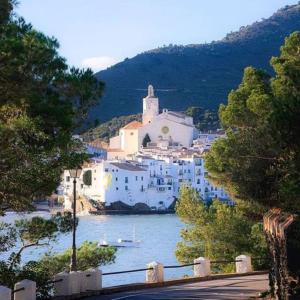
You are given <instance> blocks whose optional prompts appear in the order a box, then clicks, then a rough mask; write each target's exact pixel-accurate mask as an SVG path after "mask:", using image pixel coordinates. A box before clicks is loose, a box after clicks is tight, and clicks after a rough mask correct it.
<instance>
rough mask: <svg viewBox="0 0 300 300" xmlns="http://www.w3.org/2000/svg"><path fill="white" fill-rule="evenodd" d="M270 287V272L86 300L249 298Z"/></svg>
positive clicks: (237, 299)
mask: <svg viewBox="0 0 300 300" xmlns="http://www.w3.org/2000/svg"><path fill="white" fill-rule="evenodd" d="M267 289H268V275H249V276H244V277H235V278H226V279H218V280H210V281H202V282H197V283H189V284H181V285H174V286H167V287H160V288H148V289H144V290H139V291H135V292H134V291H131V292H121V293H115V294H111V295H101V296H94V297H89V298H87V300H121V299H127V300H148V299H155V300H167V299H177V300H179V299H187V300H194V299H207V300H220V299H221V300H225V299H226V300H231V299H232V300H244V299H249V298H250V297H251V296H256V295H257V294H258V293H259V292H261V291H265V290H267Z"/></svg>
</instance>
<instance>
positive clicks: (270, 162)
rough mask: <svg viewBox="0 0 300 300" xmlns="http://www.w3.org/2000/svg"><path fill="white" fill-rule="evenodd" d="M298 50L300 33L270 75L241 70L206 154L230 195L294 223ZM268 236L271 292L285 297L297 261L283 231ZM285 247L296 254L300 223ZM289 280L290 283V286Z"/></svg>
mask: <svg viewBox="0 0 300 300" xmlns="http://www.w3.org/2000/svg"><path fill="white" fill-rule="evenodd" d="M299 49H300V32H299V31H298V32H294V33H293V34H291V35H290V36H289V37H288V38H286V40H285V43H284V45H283V46H282V47H281V49H280V55H279V56H278V57H273V58H272V60H271V66H272V67H273V69H274V73H275V75H274V76H273V77H272V76H270V75H268V74H267V73H266V72H264V71H261V70H257V69H255V68H253V67H248V68H246V69H245V72H244V77H243V80H242V83H241V84H240V85H239V87H238V88H237V89H236V90H234V91H232V92H231V93H230V94H229V97H228V104H227V105H222V106H221V107H220V120H221V124H222V126H223V127H224V128H225V129H226V138H223V139H219V140H217V141H216V142H215V143H214V144H213V146H212V148H211V151H210V152H209V153H208V155H207V156H206V167H207V169H208V171H209V172H210V174H211V178H212V179H213V180H214V181H216V182H218V183H221V184H223V185H225V187H226V189H227V191H229V192H230V194H231V196H232V198H234V199H236V200H237V201H240V200H242V201H246V202H247V203H257V204H258V205H261V206H263V207H264V208H265V209H269V208H273V207H276V208H279V209H281V210H282V211H283V212H284V213H291V214H298V220H297V221H296V222H295V223H296V224H295V226H296V227H297V223H298V225H299V212H300V139H299V136H300V51H299ZM283 220H284V218H283ZM267 235H268V236H269V237H270V238H269V239H268V240H269V249H270V257H272V269H271V276H270V278H271V279H272V280H271V282H270V283H271V287H272V294H276V297H277V298H276V299H286V297H287V294H288V292H291V291H295V287H296V286H297V282H298V286H300V284H299V282H300V281H299V278H300V263H299V259H297V258H296V257H295V255H292V256H287V257H286V252H285V250H284V248H285V240H284V238H283V236H282V234H281V235H279V234H278V236H277V235H276V236H275V235H274V234H272V233H270V234H269V231H268V232H267ZM288 248H289V251H290V253H300V244H299V226H298V230H294V231H291V232H290V233H289V240H288ZM287 266H293V268H289V269H287ZM286 274H288V275H289V276H290V277H289V278H287V276H286ZM290 278H294V282H293V283H292V284H291V286H290V287H289V286H288V283H289V282H290ZM299 290H300V289H299ZM299 290H298V292H299Z"/></svg>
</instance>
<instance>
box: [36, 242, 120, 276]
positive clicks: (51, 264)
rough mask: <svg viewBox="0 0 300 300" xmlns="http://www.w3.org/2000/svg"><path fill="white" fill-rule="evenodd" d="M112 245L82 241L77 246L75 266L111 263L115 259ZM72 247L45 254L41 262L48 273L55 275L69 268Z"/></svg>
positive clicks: (82, 266)
mask: <svg viewBox="0 0 300 300" xmlns="http://www.w3.org/2000/svg"><path fill="white" fill-rule="evenodd" d="M116 251H117V249H116V248H114V247H98V243H97V242H87V241H86V242H83V243H82V244H81V245H80V247H78V248H77V252H76V255H77V268H78V270H86V269H88V268H97V267H99V266H101V265H106V264H110V263H113V262H114V261H115V258H116V256H115V253H116ZM71 256H72V249H71V248H69V249H67V250H66V251H64V252H63V253H58V254H55V255H48V254H47V255H45V256H44V257H42V259H41V264H42V265H43V266H44V267H45V268H46V269H47V270H48V272H49V274H51V275H55V274H57V273H58V272H61V271H62V270H67V271H68V270H69V269H70V261H71Z"/></svg>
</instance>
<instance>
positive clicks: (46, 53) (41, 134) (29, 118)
mask: <svg viewBox="0 0 300 300" xmlns="http://www.w3.org/2000/svg"><path fill="white" fill-rule="evenodd" d="M14 4H15V1H9V0H4V1H1V5H0V13H1V22H0V140H1V148H0V170H1V182H0V214H1V213H4V212H5V211H6V210H7V209H13V210H18V211H21V210H26V209H28V208H29V207H30V205H31V201H32V199H33V198H34V197H39V196H42V195H49V194H51V193H52V192H53V191H54V190H55V188H56V187H57V184H58V183H59V181H60V174H61V173H62V170H63V169H66V168H70V167H72V166H77V165H78V164H79V163H81V162H82V161H83V159H85V156H84V155H83V154H82V153H80V149H81V144H80V142H79V141H76V140H74V139H72V133H73V131H74V130H75V128H76V127H78V126H79V125H80V124H81V122H82V120H83V119H84V118H85V117H86V114H87V111H88V109H89V108H90V107H91V106H92V105H94V104H95V103H96V102H97V100H98V99H99V96H101V95H102V91H103V83H102V82H100V81H98V80H97V79H96V78H95V77H94V76H93V73H92V71H91V70H89V69H88V70H80V69H76V68H69V67H68V65H67V64H66V61H65V59H64V58H62V57H61V56H60V55H59V53H58V48H59V43H58V41H57V40H56V39H55V38H50V37H47V36H45V35H44V34H43V33H41V32H39V31H37V30H35V29H34V28H33V27H32V26H31V25H30V24H28V23H26V22H25V21H24V19H22V18H18V17H16V16H14V14H13V13H12V11H11V9H12V7H13V5H14Z"/></svg>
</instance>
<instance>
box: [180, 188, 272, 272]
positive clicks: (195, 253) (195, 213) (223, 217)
mask: <svg viewBox="0 0 300 300" xmlns="http://www.w3.org/2000/svg"><path fill="white" fill-rule="evenodd" d="M176 213H177V215H178V216H179V217H180V219H181V220H182V221H183V222H184V223H185V224H186V225H187V227H186V228H184V229H183V230H182V231H181V237H182V239H183V241H182V242H179V243H178V244H177V249H176V257H177V259H178V260H179V261H180V262H182V263H192V262H193V260H194V259H195V258H197V257H200V256H202V257H208V258H209V259H211V260H233V259H235V257H237V256H238V255H241V254H247V255H250V256H251V257H261V258H266V257H267V245H266V241H265V237H264V233H263V226H262V224H261V223H259V222H257V221H253V220H249V219H248V218H246V217H245V214H244V213H245V211H244V208H243V207H240V206H239V205H237V206H235V207H231V206H228V205H227V204H224V203H222V202H220V201H219V200H217V199H215V200H213V202H212V203H211V204H210V205H209V206H206V205H205V204H204V202H203V201H202V200H201V199H200V197H199V195H198V193H197V191H196V190H194V189H192V188H190V187H188V186H185V187H183V188H181V191H180V197H179V201H178V202H177V204H176ZM253 264H254V268H255V269H256V270H257V269H262V268H263V269H266V267H267V261H266V260H263V259H262V260H261V261H258V260H255V261H253ZM212 267H213V270H214V271H216V272H218V271H221V272H234V270H235V264H234V263H226V264H214V265H213V266H212Z"/></svg>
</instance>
